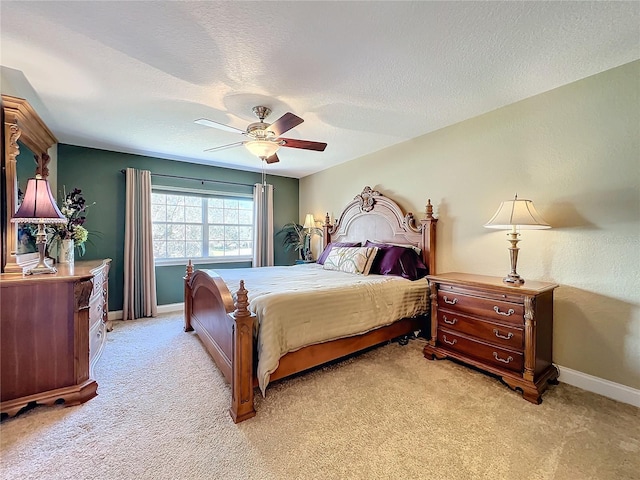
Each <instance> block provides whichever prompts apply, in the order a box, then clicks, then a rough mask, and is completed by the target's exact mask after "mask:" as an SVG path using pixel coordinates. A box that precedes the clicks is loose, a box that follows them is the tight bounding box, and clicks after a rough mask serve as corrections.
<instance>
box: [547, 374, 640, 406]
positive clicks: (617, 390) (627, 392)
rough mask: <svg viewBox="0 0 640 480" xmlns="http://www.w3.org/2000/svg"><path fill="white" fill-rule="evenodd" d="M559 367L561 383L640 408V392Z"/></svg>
mask: <svg viewBox="0 0 640 480" xmlns="http://www.w3.org/2000/svg"><path fill="white" fill-rule="evenodd" d="M557 367H558V370H559V371H560V376H559V377H558V380H560V381H561V382H564V383H568V384H569V385H573V386H574V387H578V388H581V389H583V390H587V391H589V392H593V393H597V394H599V395H603V396H605V397H608V398H612V399H613V400H617V401H619V402H623V403H628V404H629V405H633V406H634V407H638V408H640V390H636V389H635V388H631V387H627V386H626V385H622V384H620V383H615V382H611V381H609V380H605V379H603V378H599V377H594V376H593V375H588V374H586V373H582V372H578V371H577V370H572V369H570V368H567V367H563V366H561V365H557Z"/></svg>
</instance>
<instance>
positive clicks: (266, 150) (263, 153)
mask: <svg viewBox="0 0 640 480" xmlns="http://www.w3.org/2000/svg"><path fill="white" fill-rule="evenodd" d="M244 146H245V147H247V150H249V151H250V152H251V153H252V154H253V155H255V156H256V157H260V158H269V157H270V156H271V155H273V154H274V153H276V152H277V151H278V150H280V144H279V143H277V142H270V141H267V140H252V141H250V142H246V143H245V144H244Z"/></svg>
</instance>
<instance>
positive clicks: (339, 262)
mask: <svg viewBox="0 0 640 480" xmlns="http://www.w3.org/2000/svg"><path fill="white" fill-rule="evenodd" d="M377 252H378V247H333V248H332V249H331V252H329V256H328V257H327V259H326V260H325V261H324V265H323V266H322V268H324V269H325V270H338V271H340V272H347V273H359V274H362V275H369V270H371V265H372V264H373V260H374V259H375V258H376V253H377Z"/></svg>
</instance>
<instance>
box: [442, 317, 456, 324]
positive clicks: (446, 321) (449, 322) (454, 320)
mask: <svg viewBox="0 0 640 480" xmlns="http://www.w3.org/2000/svg"><path fill="white" fill-rule="evenodd" d="M442 321H443V322H444V323H447V324H449V325H455V324H456V322H457V321H458V319H457V318H454V319H453V320H447V317H446V315H443V316H442Z"/></svg>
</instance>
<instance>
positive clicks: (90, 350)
mask: <svg viewBox="0 0 640 480" xmlns="http://www.w3.org/2000/svg"><path fill="white" fill-rule="evenodd" d="M110 265H111V259H105V260H89V261H80V262H75V264H70V265H65V264H57V265H56V267H57V269H58V271H57V273H54V274H41V275H23V274H21V273H3V274H1V275H0V296H1V297H2V316H1V318H0V343H1V346H0V361H1V363H2V369H0V385H1V386H2V388H1V390H0V395H1V402H0V410H1V413H2V415H3V416H4V415H9V416H13V415H15V414H17V413H19V412H20V411H21V410H22V409H23V408H24V407H27V406H28V405H30V404H42V405H51V404H53V403H57V402H59V401H64V402H65V405H67V406H69V405H77V404H79V403H83V402H86V401H87V400H89V399H91V398H93V397H95V396H96V394H97V393H96V391H97V388H98V384H97V382H96V381H95V379H94V378H93V367H94V365H95V363H96V361H97V360H98V357H99V355H100V353H101V351H102V348H103V346H104V343H105V339H106V327H107V314H108V295H109V289H108V279H109V267H110Z"/></svg>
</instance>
